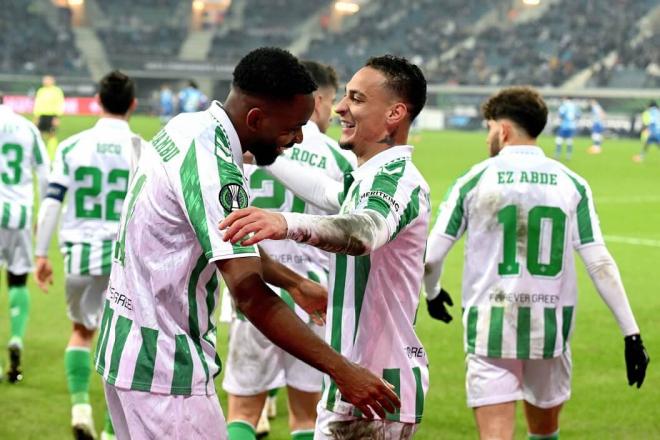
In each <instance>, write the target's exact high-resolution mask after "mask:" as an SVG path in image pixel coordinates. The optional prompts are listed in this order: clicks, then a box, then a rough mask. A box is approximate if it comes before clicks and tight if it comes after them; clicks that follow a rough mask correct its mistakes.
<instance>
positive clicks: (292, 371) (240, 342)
mask: <svg viewBox="0 0 660 440" xmlns="http://www.w3.org/2000/svg"><path fill="white" fill-rule="evenodd" d="M309 327H310V329H311V330H312V331H313V332H314V333H316V334H317V335H318V336H319V337H320V338H323V335H324V333H325V327H321V326H318V325H315V324H312V323H310V324H309ZM322 382H323V373H321V372H320V371H318V370H316V369H314V368H312V367H310V366H309V365H307V364H306V363H304V362H302V361H300V360H298V359H296V358H295V357H293V356H291V355H290V354H289V353H287V352H286V351H284V350H282V349H281V348H279V347H278V346H276V345H275V344H273V343H272V342H270V340H269V339H268V338H266V337H265V336H264V335H263V334H262V333H261V332H260V331H259V330H257V328H256V327H255V326H254V325H252V324H251V323H250V322H249V321H243V320H241V319H234V320H233V321H232V323H231V327H230V330H229V354H228V355H227V362H226V367H225V378H224V380H223V381H222V388H223V389H224V390H225V391H227V392H228V393H230V394H233V395H235V396H254V395H257V394H260V393H263V392H264V391H268V390H271V389H273V388H280V387H283V386H285V385H288V386H290V387H292V388H295V389H297V390H300V391H304V392H308V393H316V392H320V391H321V385H322Z"/></svg>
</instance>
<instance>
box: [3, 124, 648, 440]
mask: <svg viewBox="0 0 660 440" xmlns="http://www.w3.org/2000/svg"><path fill="white" fill-rule="evenodd" d="M94 120H95V119H94V118H88V117H69V118H65V119H63V121H62V126H61V129H60V133H59V137H60V140H62V139H64V138H65V137H67V136H70V135H72V134H74V133H76V132H78V131H80V130H83V129H85V128H88V127H91V126H92V125H93V123H94ZM159 125H160V124H159V122H158V120H157V119H156V118H152V117H144V116H136V117H134V118H133V119H132V120H131V126H132V127H133V129H134V130H135V131H136V132H138V133H140V134H142V136H144V137H145V138H147V139H149V138H151V137H152V136H153V135H154V134H155V133H156V131H157V130H158V128H159ZM413 143H414V144H415V145H416V150H415V156H414V160H415V162H416V164H417V165H418V167H419V168H420V169H421V171H422V173H423V174H424V176H425V177H426V179H427V181H428V182H429V184H430V185H431V189H432V199H433V209H434V210H436V209H437V206H438V204H439V202H440V199H441V198H442V196H443V195H444V193H445V191H446V189H447V188H448V186H449V185H450V184H451V183H452V181H453V180H454V179H455V178H456V177H457V176H458V175H460V174H461V173H462V172H463V171H465V170H466V169H467V168H468V167H470V166H471V165H472V164H474V163H476V162H478V161H480V160H483V159H484V158H485V157H486V155H487V149H486V146H485V133H483V132H482V133H462V132H449V131H445V132H425V133H422V135H421V138H420V139H419V140H415V141H413ZM540 143H541V145H542V146H543V147H544V149H545V151H546V153H547V154H552V152H553V149H554V146H553V141H552V139H551V138H543V139H541V142H540ZM589 144H590V142H589V140H588V139H577V140H576V145H575V153H574V155H573V160H572V161H571V162H570V163H569V166H570V167H571V168H572V169H574V170H575V171H576V172H577V173H579V174H581V175H582V176H584V177H585V178H586V179H587V180H588V181H589V183H590V184H591V187H592V189H593V192H594V199H595V202H596V208H597V210H598V213H599V216H600V220H601V225H602V229H603V232H604V234H605V235H606V237H607V239H608V240H607V242H608V247H609V249H610V251H611V253H612V254H613V256H614V258H615V259H616V261H617V263H618V265H619V268H620V270H621V273H622V276H623V280H624V284H625V286H626V289H627V292H628V296H629V298H630V302H631V305H632V308H633V311H634V312H635V314H636V318H637V321H638V324H639V326H640V328H641V329H642V334H643V336H644V341H645V344H646V346H647V349H648V350H649V353H650V355H651V358H652V360H653V361H652V363H651V364H650V369H649V371H648V373H647V377H646V381H645V383H644V386H643V387H642V389H640V390H637V389H631V388H629V387H628V385H627V383H626V379H625V363H624V359H623V338H622V336H621V334H620V333H619V330H618V328H617V325H616V323H615V321H614V319H613V317H612V316H611V314H610V312H609V310H608V309H607V307H606V306H605V305H604V303H603V302H602V301H601V299H600V297H599V296H598V294H597V292H596V291H595V289H594V288H593V286H592V284H591V281H590V280H589V278H588V276H587V274H586V272H585V270H584V268H583V266H582V263H579V262H578V263H577V265H578V266H579V267H578V280H579V284H580V286H579V288H580V289H579V290H580V293H579V305H578V312H577V315H578V316H577V325H576V328H575V333H574V337H573V342H572V352H573V361H574V369H573V397H572V398H571V400H570V401H569V402H568V403H567V404H566V406H565V409H564V411H563V413H562V417H561V436H562V438H565V439H566V438H569V439H570V438H573V439H651V438H660V410H659V409H658V408H660V393H659V392H658V390H659V387H660V367H658V364H657V363H658V362H659V360H660V328H659V325H658V323H659V322H660V321H659V319H658V312H657V311H658V310H660V294H659V293H658V291H657V289H658V284H660V283H659V281H660V276H659V275H658V274H657V273H656V272H655V271H656V270H658V268H657V265H658V262H659V261H660V151H651V152H650V154H649V156H648V158H647V161H646V162H645V163H644V164H641V165H640V164H636V163H633V162H632V161H631V157H632V155H633V154H636V153H638V152H639V148H640V145H639V142H637V141H635V140H606V141H605V143H604V148H603V150H604V152H603V154H601V155H598V156H590V155H588V154H587V153H586V148H587V147H588V146H589ZM462 247H463V246H462V242H460V243H458V244H457V246H455V248H454V249H453V250H452V252H451V254H450V256H449V258H448V260H447V264H446V269H445V276H444V278H443V284H444V286H445V287H446V288H447V290H448V291H449V292H451V293H452V295H453V298H454V301H455V302H459V301H460V298H459V297H460V286H461V272H462V253H463V250H462ZM51 257H52V259H53V262H54V266H55V274H56V275H55V284H54V286H53V287H52V288H51V291H50V293H49V294H48V295H44V294H43V293H41V291H39V290H38V288H37V287H36V285H35V284H34V283H33V282H32V281H30V283H29V287H30V291H31V294H32V311H31V317H30V323H29V327H28V330H27V335H26V339H25V352H24V375H25V379H24V381H23V382H22V383H21V384H18V385H10V384H8V383H1V384H0V411H2V421H1V422H0V439H6V440H10V439H11V440H13V439H17V440H18V439H21V440H23V439H40V440H42V439H43V440H45V439H58V440H60V439H66V438H70V437H71V434H70V428H69V417H70V406H69V396H68V393H67V389H66V381H65V377H64V361H63V352H64V347H65V345H66V343H67V340H68V338H69V334H70V327H71V324H70V323H69V321H68V319H67V318H66V313H65V310H66V309H65V300H64V291H63V271H62V259H61V257H60V255H59V252H58V250H57V248H56V246H55V245H53V246H51ZM5 279H6V278H4V277H3V281H2V283H1V287H0V310H2V311H4V312H2V313H0V316H3V317H4V318H2V319H0V320H2V321H4V322H5V324H1V325H0V341H3V342H2V344H4V343H5V342H4V341H7V338H8V328H9V325H8V323H7V312H6V311H7V292H6V287H5V286H6V282H5V281H4V280H5ZM452 312H453V315H454V321H452V323H451V324H450V325H446V324H444V323H441V322H438V321H433V320H431V319H430V318H429V317H428V315H427V314H426V311H425V310H424V309H423V310H421V311H420V314H419V320H418V327H417V328H418V332H419V335H420V337H421V339H422V342H423V343H424V345H425V347H426V350H427V352H428V354H429V358H430V368H431V388H430V391H429V394H428V396H427V399H426V405H425V412H424V419H423V421H422V425H421V428H420V430H419V433H418V435H417V437H416V438H419V439H434V440H435V439H469V438H476V437H477V435H476V431H475V427H474V422H473V418H472V413H471V411H470V410H469V409H468V408H467V407H466V405H465V391H464V372H465V366H464V361H463V351H462V328H461V324H460V317H459V307H457V306H454V308H453V310H452ZM219 332H220V335H219V337H218V350H219V353H220V355H221V357H222V358H224V357H225V354H226V351H227V344H226V341H227V329H226V327H225V326H221V327H220V329H219ZM5 353H6V352H5ZM2 363H3V365H6V364H7V361H6V355H5V354H3V355H2ZM221 379H222V377H221V376H219V377H218V378H217V389H218V392H219V394H220V400H221V403H222V405H223V407H224V408H226V396H225V394H224V393H223V392H222V391H221V388H220V381H221ZM90 392H91V400H92V405H93V406H94V411H95V413H94V417H95V420H96V426H97V429H100V428H101V427H102V426H103V413H104V399H103V393H102V387H101V380H100V377H99V376H98V375H97V374H96V373H92V385H91V390H90ZM284 394H285V393H280V397H279V402H278V403H279V415H278V418H277V419H276V420H275V421H274V422H273V423H272V431H271V435H270V438H272V439H286V438H290V435H289V431H288V428H287V416H286V410H285V407H286V404H285V399H284V397H285V396H284ZM521 413H522V411H520V410H519V414H518V428H517V433H516V438H517V439H525V438H526V436H525V432H526V429H525V426H524V422H523V419H522V415H521Z"/></svg>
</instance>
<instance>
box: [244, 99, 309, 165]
mask: <svg viewBox="0 0 660 440" xmlns="http://www.w3.org/2000/svg"><path fill="white" fill-rule="evenodd" d="M313 111H314V98H313V96H312V94H311V93H310V94H307V95H296V96H294V98H293V99H291V101H289V102H286V103H282V102H277V101H271V102H268V103H265V104H264V105H262V106H260V107H254V108H252V109H251V110H250V111H249V112H248V113H247V116H246V125H247V127H248V128H249V129H250V131H251V132H252V135H253V136H252V137H251V139H250V141H249V142H246V149H247V150H248V151H249V152H251V153H252V154H253V155H254V158H255V161H256V162H257V165H260V166H263V165H270V164H272V163H273V162H275V159H277V156H279V155H280V154H282V153H283V152H284V150H285V149H286V148H290V147H291V146H293V145H294V144H297V143H300V142H302V140H303V134H302V126H303V125H305V124H306V123H307V121H308V120H309V117H310V116H311V115H312V112H313Z"/></svg>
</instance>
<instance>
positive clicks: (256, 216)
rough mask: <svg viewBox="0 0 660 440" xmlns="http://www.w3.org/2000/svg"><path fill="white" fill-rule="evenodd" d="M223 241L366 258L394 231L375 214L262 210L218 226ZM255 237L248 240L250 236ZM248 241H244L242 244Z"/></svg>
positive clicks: (245, 211) (239, 214)
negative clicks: (276, 243) (283, 243)
mask: <svg viewBox="0 0 660 440" xmlns="http://www.w3.org/2000/svg"><path fill="white" fill-rule="evenodd" d="M219 227H220V229H221V230H223V229H225V228H227V229H226V230H225V235H224V240H225V241H231V242H232V243H238V242H239V241H240V242H241V243H242V244H243V245H245V246H249V245H252V244H255V243H259V242H260V241H262V240H266V239H271V240H283V239H285V238H288V239H291V240H295V241H297V242H299V243H307V244H310V245H312V246H315V247H318V248H319V249H323V250H325V251H329V252H335V253H341V254H348V255H366V254H369V253H371V252H373V251H374V250H376V249H378V248H379V247H381V246H382V245H384V244H385V243H387V241H388V239H389V237H390V236H391V231H390V228H389V226H388V225H387V223H386V221H385V219H384V218H383V216H381V215H380V214H379V213H377V212H375V211H372V210H363V211H360V212H357V213H354V214H342V215H329V216H320V215H306V214H293V213H283V214H282V213H277V212H270V211H265V210H262V209H259V208H254V207H250V208H246V209H241V210H238V211H234V212H232V213H231V214H230V215H229V216H228V217H227V218H225V219H224V220H223V221H222V222H221V223H220V225H219ZM252 233H254V235H252V236H250V237H248V238H245V237H246V236H247V235H248V234H252ZM243 238H245V239H244V240H242V239H243Z"/></svg>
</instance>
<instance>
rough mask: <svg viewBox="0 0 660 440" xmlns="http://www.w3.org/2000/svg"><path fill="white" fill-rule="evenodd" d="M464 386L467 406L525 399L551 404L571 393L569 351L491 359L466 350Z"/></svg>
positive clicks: (540, 406) (549, 405)
mask: <svg viewBox="0 0 660 440" xmlns="http://www.w3.org/2000/svg"><path fill="white" fill-rule="evenodd" d="M466 364H467V372H466V378H465V388H466V391H467V404H468V406H469V407H470V408H475V407H479V406H485V405H495V404H498V403H506V402H513V401H516V400H525V401H527V402H529V403H531V404H532V405H534V406H536V407H539V408H552V407H555V406H557V405H559V404H561V403H564V402H565V401H567V400H568V399H569V398H570V397H571V367H572V364H571V352H570V350H569V349H568V348H567V349H566V351H565V352H564V354H562V355H561V356H558V357H555V358H552V359H495V358H489V357H485V356H478V355H474V354H468V355H467V357H466Z"/></svg>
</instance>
